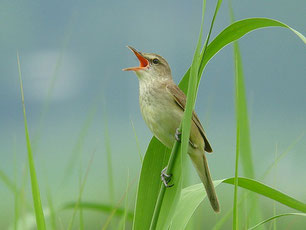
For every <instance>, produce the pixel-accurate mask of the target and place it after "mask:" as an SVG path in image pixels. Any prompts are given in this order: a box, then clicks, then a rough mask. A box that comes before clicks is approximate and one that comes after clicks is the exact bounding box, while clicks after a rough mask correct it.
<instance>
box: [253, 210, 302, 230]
mask: <svg viewBox="0 0 306 230" xmlns="http://www.w3.org/2000/svg"><path fill="white" fill-rule="evenodd" d="M284 216H303V217H306V213H283V214H279V215H276V216H272V217H270V218H268V219H266V220H264V221H262V222H260V223H258V224H256V225H255V226H253V227H251V228H249V230H253V229H255V228H257V227H259V226H261V225H263V224H265V223H267V222H269V221H271V220H274V219H277V218H280V217H284Z"/></svg>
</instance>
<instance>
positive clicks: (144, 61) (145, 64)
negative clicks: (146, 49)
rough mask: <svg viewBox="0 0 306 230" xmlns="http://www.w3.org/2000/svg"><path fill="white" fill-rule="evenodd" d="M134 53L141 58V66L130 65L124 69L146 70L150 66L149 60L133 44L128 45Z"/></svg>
mask: <svg viewBox="0 0 306 230" xmlns="http://www.w3.org/2000/svg"><path fill="white" fill-rule="evenodd" d="M127 47H128V48H129V49H130V50H131V51H133V53H134V54H135V55H136V57H137V58H138V60H139V66H137V67H129V68H125V69H123V71H137V70H144V69H146V68H147V67H148V66H149V61H148V60H147V59H146V58H145V57H144V56H143V55H142V54H141V53H139V52H138V51H137V50H136V49H135V48H133V47H131V46H127Z"/></svg>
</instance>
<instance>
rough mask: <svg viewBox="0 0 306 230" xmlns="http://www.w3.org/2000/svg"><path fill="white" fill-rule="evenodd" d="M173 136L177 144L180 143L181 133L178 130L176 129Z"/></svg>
mask: <svg viewBox="0 0 306 230" xmlns="http://www.w3.org/2000/svg"><path fill="white" fill-rule="evenodd" d="M174 136H175V140H177V141H178V142H181V136H182V133H181V132H180V130H179V128H177V129H176V131H175V135H174Z"/></svg>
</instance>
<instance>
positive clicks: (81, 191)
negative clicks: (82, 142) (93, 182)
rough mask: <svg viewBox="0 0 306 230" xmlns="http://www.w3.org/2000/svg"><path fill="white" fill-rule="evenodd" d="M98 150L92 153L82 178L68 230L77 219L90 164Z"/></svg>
mask: <svg viewBox="0 0 306 230" xmlns="http://www.w3.org/2000/svg"><path fill="white" fill-rule="evenodd" d="M95 151H96V150H94V151H93V153H92V155H91V158H90V160H89V163H88V166H87V169H86V172H85V175H84V178H83V180H82V183H81V185H80V189H79V197H78V200H77V202H76V203H75V206H74V210H73V214H72V217H71V220H70V222H69V225H68V228H67V229H68V230H71V229H72V226H73V222H74V219H75V216H76V213H77V209H78V208H79V204H80V202H81V200H82V195H83V191H84V188H85V183H86V180H87V177H88V173H89V169H90V166H91V164H92V162H93V158H94V153H95Z"/></svg>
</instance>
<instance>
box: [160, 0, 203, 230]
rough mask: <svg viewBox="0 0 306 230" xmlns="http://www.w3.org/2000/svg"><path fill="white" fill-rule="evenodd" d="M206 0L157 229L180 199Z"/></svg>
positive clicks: (166, 223) (163, 226) (167, 222)
mask: <svg viewBox="0 0 306 230" xmlns="http://www.w3.org/2000/svg"><path fill="white" fill-rule="evenodd" d="M205 6H206V0H204V1H203V7H202V22H201V27H200V33H199V38H198V42H197V46H196V49H195V53H194V57H193V61H192V64H191V72H190V78H189V84H188V93H187V95H186V96H187V98H186V106H185V111H184V116H183V119H182V141H181V149H180V150H179V151H178V152H177V155H176V156H175V157H176V160H175V163H174V168H173V170H172V172H171V171H170V173H171V174H173V175H174V176H173V183H174V184H175V186H173V187H172V188H171V189H166V192H165V196H164V199H163V204H162V207H161V210H160V214H159V218H158V224H157V229H168V227H169V225H170V222H171V220H172V218H173V215H174V213H175V210H176V206H177V203H178V201H179V199H180V194H181V190H182V162H186V161H187V150H188V146H189V136H190V129H191V118H192V111H193V108H194V104H195V99H196V95H197V79H198V72H199V67H200V52H201V43H202V33H203V24H204V13H205Z"/></svg>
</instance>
